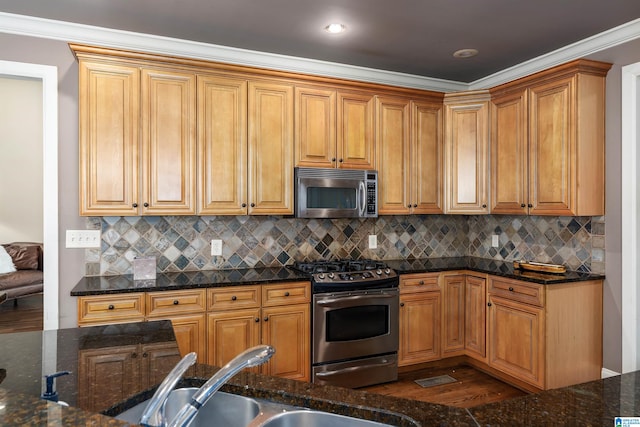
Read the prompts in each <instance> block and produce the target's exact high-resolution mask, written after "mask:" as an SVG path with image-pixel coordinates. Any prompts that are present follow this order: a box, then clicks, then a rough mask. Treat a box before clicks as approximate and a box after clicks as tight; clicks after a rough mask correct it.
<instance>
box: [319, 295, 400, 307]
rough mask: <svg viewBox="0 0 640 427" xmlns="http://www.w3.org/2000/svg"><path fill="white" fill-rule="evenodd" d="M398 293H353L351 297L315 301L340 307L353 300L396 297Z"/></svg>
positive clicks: (322, 304) (323, 304) (349, 303)
mask: <svg viewBox="0 0 640 427" xmlns="http://www.w3.org/2000/svg"><path fill="white" fill-rule="evenodd" d="M397 297H398V295H397V294H394V295H388V294H378V295H354V296H351V297H340V298H332V299H322V300H319V301H316V304H318V305H321V306H324V307H327V306H330V307H341V306H345V305H351V303H352V302H354V301H362V300H365V299H381V298H397Z"/></svg>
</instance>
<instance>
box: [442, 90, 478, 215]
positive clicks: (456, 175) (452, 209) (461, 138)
mask: <svg viewBox="0 0 640 427" xmlns="http://www.w3.org/2000/svg"><path fill="white" fill-rule="evenodd" d="M488 120H489V103H488V101H479V102H467V103H461V104H460V105H447V106H446V109H445V123H446V132H445V147H446V160H445V161H446V167H447V171H446V173H445V174H446V180H447V182H446V189H445V194H446V196H445V197H446V205H447V206H446V212H447V213H452V214H474V213H475V214H482V213H488V212H489V210H488V206H487V203H488V201H487V199H488V197H487V192H488V186H487V176H488V171H487V156H488V151H487V150H488V148H489V145H488V144H489V141H488V139H489V135H488V128H489V123H488Z"/></svg>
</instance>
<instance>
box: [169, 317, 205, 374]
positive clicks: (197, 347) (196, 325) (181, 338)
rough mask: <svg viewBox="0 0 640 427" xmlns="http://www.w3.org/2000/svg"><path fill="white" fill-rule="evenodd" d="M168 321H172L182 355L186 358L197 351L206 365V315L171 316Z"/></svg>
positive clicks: (199, 358)
mask: <svg viewBox="0 0 640 427" xmlns="http://www.w3.org/2000/svg"><path fill="white" fill-rule="evenodd" d="M167 319H168V320H171V325H172V326H173V333H174V334H175V336H176V341H177V342H178V347H179V348H180V354H181V355H182V356H185V355H186V354H187V353H190V352H192V351H195V352H196V353H197V354H198V360H199V361H200V362H201V363H205V361H206V360H207V345H206V339H207V335H206V321H205V314H204V313H202V314H192V315H185V316H170V317H168V318H167Z"/></svg>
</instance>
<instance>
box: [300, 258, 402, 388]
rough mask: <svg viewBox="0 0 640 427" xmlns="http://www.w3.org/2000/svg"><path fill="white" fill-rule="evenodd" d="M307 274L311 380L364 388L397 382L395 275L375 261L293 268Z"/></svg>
mask: <svg viewBox="0 0 640 427" xmlns="http://www.w3.org/2000/svg"><path fill="white" fill-rule="evenodd" d="M294 268H296V269H298V270H301V271H304V272H307V273H309V274H310V275H311V282H312V287H313V307H312V313H313V314H312V319H313V320H312V333H311V336H312V338H311V339H312V346H311V347H312V350H311V351H312V353H311V359H312V367H311V371H312V381H313V382H314V383H318V384H329V385H337V386H342V387H350V388H355V387H364V386H368V385H373V384H379V383H383V382H389V381H394V380H397V379H398V340H399V337H398V335H399V332H398V324H399V320H398V307H399V294H398V283H399V279H398V275H397V274H396V272H395V271H393V270H392V269H390V268H388V267H387V266H386V265H385V264H384V263H382V262H380V261H372V260H358V261H331V262H322V261H321V262H312V263H295V264H294Z"/></svg>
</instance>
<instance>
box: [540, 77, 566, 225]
mask: <svg viewBox="0 0 640 427" xmlns="http://www.w3.org/2000/svg"><path fill="white" fill-rule="evenodd" d="M573 81H574V79H573V78H569V79H564V80H559V81H554V82H551V83H547V84H542V85H539V86H534V87H532V88H531V89H530V90H529V93H530V97H529V114H530V117H529V167H530V172H529V173H530V175H529V198H530V203H531V204H532V205H533V206H532V208H531V209H530V211H529V213H530V214H531V215H573V211H572V208H573V202H574V200H573V198H574V197H575V195H574V194H572V191H571V189H572V188H573V179H574V177H573V175H572V174H573V173H574V172H573V171H572V169H573V167H574V166H572V160H573V159H572V153H573V152H574V148H573V146H574V144H575V135H574V132H573V131H572V128H571V126H572V121H573V119H572V117H573V111H574V109H575V105H574V103H573V101H572V98H573V96H572V95H573V90H574V84H573Z"/></svg>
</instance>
